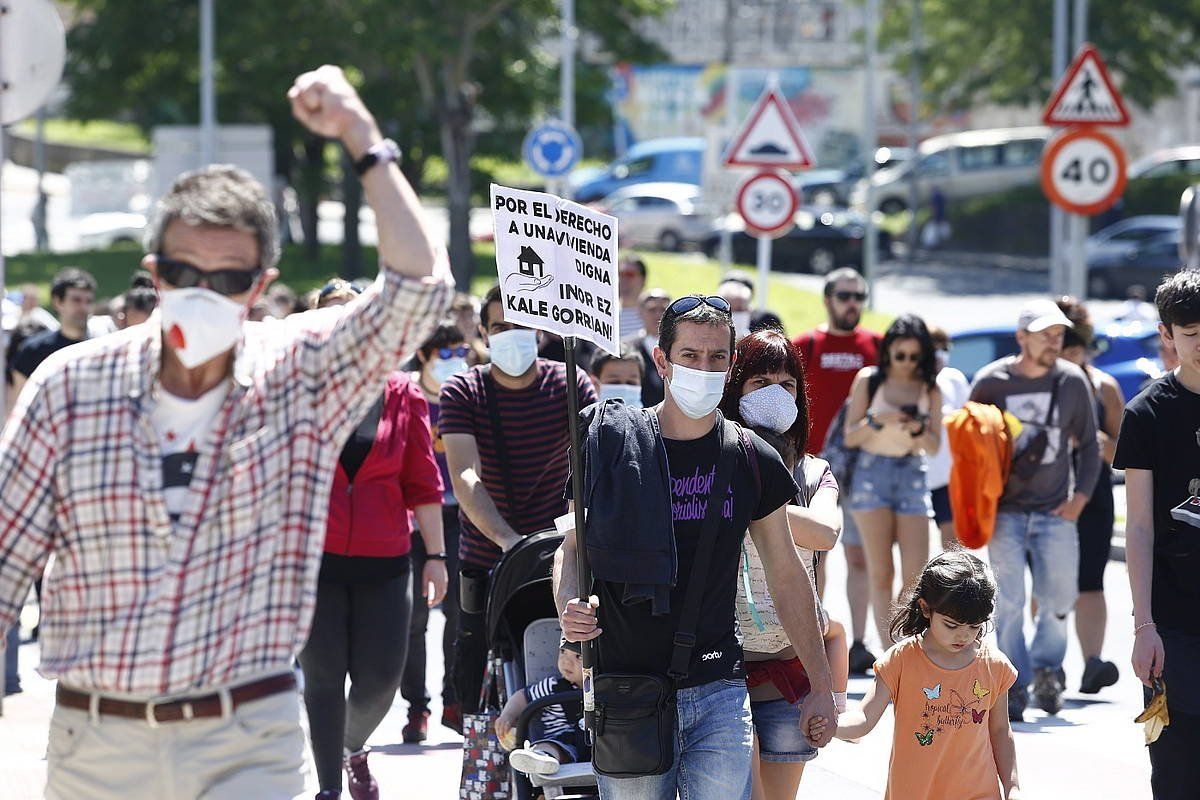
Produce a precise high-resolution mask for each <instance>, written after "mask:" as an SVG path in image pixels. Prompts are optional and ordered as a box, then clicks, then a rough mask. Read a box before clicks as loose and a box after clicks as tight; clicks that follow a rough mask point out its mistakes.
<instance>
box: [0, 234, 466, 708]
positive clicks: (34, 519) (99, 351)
mask: <svg viewBox="0 0 1200 800" xmlns="http://www.w3.org/2000/svg"><path fill="white" fill-rule="evenodd" d="M436 274H437V275H438V277H437V278H436V279H427V280H425V281H414V280H408V279H404V278H402V277H400V276H399V275H398V274H397V273H395V272H392V271H391V270H387V269H382V270H381V275H380V277H379V279H378V280H377V281H376V282H375V284H374V285H373V286H372V287H371V288H370V289H368V290H367V291H366V292H364V293H363V294H362V295H361V296H360V297H358V298H356V299H355V300H354V301H353V302H351V303H349V304H348V305H346V306H342V307H340V308H331V309H326V310H322V311H313V312H308V313H305V314H298V315H293V316H291V317H288V318H287V319H286V320H281V321H271V322H266V323H247V324H246V325H245V328H244V340H243V343H242V345H241V348H240V350H239V352H238V354H237V358H236V360H235V363H234V368H233V375H232V377H231V381H232V384H233V385H232V389H231V391H230V394H229V396H228V398H226V400H225V403H224V405H223V406H222V407H221V410H220V412H219V413H218V415H217V420H216V422H215V423H214V426H213V430H212V431H211V432H210V433H209V434H208V441H207V442H206V444H205V446H204V447H202V448H201V453H200V457H199V460H198V461H197V462H196V466H195V472H194V475H193V478H192V483H191V486H190V488H189V489H188V496H187V500H186V502H185V505H184V510H183V515H182V517H181V518H180V520H179V522H178V523H177V524H176V525H174V526H173V525H172V524H171V521H170V519H169V518H168V516H167V509H166V506H165V504H164V502H163V493H162V454H161V452H160V449H159V444H158V438H157V435H156V434H155V431H154V429H153V428H152V426H151V423H150V411H151V409H152V408H153V407H154V403H155V399H156V397H157V395H158V392H159V391H161V390H160V389H159V388H158V382H157V376H158V370H159V361H160V355H161V335H160V331H161V328H160V323H159V322H158V318H157V315H155V316H154V317H152V318H151V320H150V322H149V323H147V324H145V325H137V326H134V327H132V328H129V329H127V330H125V331H122V332H119V333H114V334H110V335H108V336H104V337H101V338H98V339H94V340H90V341H87V342H84V343H82V344H80V345H77V346H73V347H69V348H66V349H65V350H61V351H59V352H58V353H56V354H54V355H52V356H51V357H50V358H49V359H47V360H46V362H45V363H44V364H43V365H42V366H41V367H40V368H38V369H37V370H36V371H35V373H34V375H33V376H32V377H31V378H30V380H29V383H28V386H27V388H26V389H25V390H24V392H22V394H21V397H20V400H19V402H18V404H17V407H16V409H15V411H14V412H13V415H12V417H11V418H10V419H9V422H8V424H7V426H6V427H5V429H4V433H3V435H2V437H0V631H4V630H7V629H8V627H9V626H10V625H11V624H12V623H13V622H14V621H15V620H16V619H17V615H18V613H19V611H20V608H21V604H22V602H23V601H24V599H25V596H26V594H27V592H28V591H29V585H30V584H31V583H32V582H33V580H34V579H35V578H37V577H38V576H39V575H41V574H42V571H43V569H44V568H45V566H46V563H47V560H48V559H49V557H50V554H51V553H53V554H54V555H55V557H56V562H55V566H54V567H53V568H52V569H51V570H50V572H49V573H47V575H46V577H45V583H44V586H43V592H42V613H43V618H42V623H41V636H40V640H41V652H42V664H41V668H40V672H41V673H42V674H43V675H44V676H46V677H47V678H58V679H61V680H62V681H63V682H65V683H68V684H70V685H72V686H75V687H80V688H82V689H90V690H95V691H101V692H112V693H121V694H130V695H137V696H145V697H155V696H162V695H169V694H170V695H174V694H180V693H189V692H195V691H196V690H199V689H205V688H209V687H213V686H216V685H221V684H229V683H236V682H238V681H239V680H245V679H249V678H253V677H257V676H260V675H263V674H266V673H271V672H280V671H286V670H288V669H290V668H291V666H292V659H293V657H294V655H295V654H296V653H297V652H298V651H299V650H300V648H301V646H303V644H304V641H305V638H306V637H307V635H308V630H309V626H310V623H311V621H312V613H313V606H314V604H315V600H316V580H317V572H318V568H319V566H320V561H321V551H322V546H323V543H324V533H325V523H326V516H327V514H328V510H329V491H330V487H331V485H332V478H333V471H334V467H335V464H336V462H337V458H338V452H339V449H340V447H341V445H342V443H343V442H344V441H345V440H346V438H347V436H349V434H350V431H351V429H352V428H353V427H354V426H355V425H356V424H358V421H359V419H360V418H361V417H362V415H363V414H364V413H365V412H366V410H367V408H368V407H369V406H370V404H371V403H372V402H374V400H375V399H376V398H377V397H378V396H379V393H380V392H381V391H382V387H383V385H384V380H385V378H386V377H387V374H388V373H389V372H391V371H393V370H395V369H396V368H397V367H398V366H399V365H400V364H401V363H402V362H403V361H404V360H405V359H406V358H407V357H408V356H409V355H411V354H412V353H413V351H414V350H415V349H416V348H417V347H418V346H419V345H420V343H421V342H422V341H423V340H424V339H425V337H426V336H427V335H428V334H429V333H430V332H431V330H432V328H433V326H434V325H435V324H436V322H437V321H438V320H439V319H440V318H441V316H442V314H443V313H444V312H445V310H446V308H447V306H448V305H449V302H450V298H451V294H452V291H453V286H452V285H451V284H450V283H449V282H448V279H447V276H448V274H449V270H448V267H447V265H446V262H445V260H444V257H443V258H441V259H439V264H438V269H437V271H436Z"/></svg>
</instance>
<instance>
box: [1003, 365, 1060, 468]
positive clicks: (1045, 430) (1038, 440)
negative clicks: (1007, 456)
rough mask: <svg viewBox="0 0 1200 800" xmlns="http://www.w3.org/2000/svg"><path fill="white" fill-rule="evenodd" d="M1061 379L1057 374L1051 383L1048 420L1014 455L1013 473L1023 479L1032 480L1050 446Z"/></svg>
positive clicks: (1047, 410)
mask: <svg viewBox="0 0 1200 800" xmlns="http://www.w3.org/2000/svg"><path fill="white" fill-rule="evenodd" d="M1061 381H1062V375H1061V374H1059V375H1055V376H1054V380H1053V381H1052V382H1051V384H1050V405H1048V406H1047V407H1046V421H1045V422H1044V423H1043V424H1042V427H1041V428H1039V429H1038V431H1037V433H1035V434H1034V435H1033V436H1032V437H1030V439H1029V444H1027V445H1026V446H1025V449H1023V450H1022V451H1021V452H1020V453H1018V454H1017V455H1015V456H1014V457H1013V463H1012V474H1013V475H1015V476H1016V477H1017V478H1018V479H1019V480H1021V481H1029V480H1032V479H1033V476H1034V475H1036V474H1037V471H1038V468H1039V467H1041V466H1042V457H1043V456H1045V455H1046V448H1047V447H1049V446H1050V422H1051V421H1052V420H1053V419H1054V407H1055V406H1057V405H1058V384H1059V383H1060V382H1061Z"/></svg>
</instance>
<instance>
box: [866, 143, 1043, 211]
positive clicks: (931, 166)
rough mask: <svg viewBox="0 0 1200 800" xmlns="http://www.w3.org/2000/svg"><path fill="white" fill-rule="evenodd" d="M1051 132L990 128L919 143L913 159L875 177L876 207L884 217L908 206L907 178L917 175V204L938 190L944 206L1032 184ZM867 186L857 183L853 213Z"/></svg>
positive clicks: (883, 170) (884, 170) (924, 201)
mask: <svg viewBox="0 0 1200 800" xmlns="http://www.w3.org/2000/svg"><path fill="white" fill-rule="evenodd" d="M1048 138H1050V129H1049V128H1044V127H1030V128H993V129H989V130H977V131H964V132H962V133H951V134H947V135H944V136H933V137H930V138H929V139H926V140H925V141H923V142H921V146H920V147H919V148H917V158H916V159H915V160H908V161H904V162H902V163H900V164H899V165H898V166H895V167H891V168H888V169H882V170H880V171H878V172H876V173H875V178H874V181H873V183H874V186H875V207H876V208H878V209H879V210H880V211H882V212H884V213H885V214H895V213H899V212H901V211H904V210H905V209H907V208H908V205H909V176H910V175H911V174H912V171H913V170H916V171H917V178H918V183H917V190H918V196H919V199H920V202H921V205H925V204H927V203H928V202H929V198H930V194H931V193H932V191H933V188H934V187H935V186H936V187H938V188H939V189H940V190H941V191H942V193H943V194H944V195H945V197H946V199H947V200H948V201H954V200H959V199H962V198H966V197H974V196H976V195H981V194H991V193H994V192H1001V191H1004V190H1005V189H1011V188H1013V187H1014V186H1020V185H1021V184H1026V183H1034V182H1036V181H1037V179H1038V170H1039V166H1040V162H1041V157H1042V149H1043V148H1044V147H1045V145H1046V140H1047V139H1048ZM866 199H867V192H866V184H865V183H864V182H861V181H860V182H859V184H858V185H857V186H856V187H855V189H854V192H853V194H852V197H851V201H852V202H851V205H852V206H853V207H855V208H857V209H860V210H861V209H862V208H864V207H865V206H866Z"/></svg>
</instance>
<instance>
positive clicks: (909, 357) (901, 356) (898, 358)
mask: <svg viewBox="0 0 1200 800" xmlns="http://www.w3.org/2000/svg"><path fill="white" fill-rule="evenodd" d="M920 360H921V354H920V353H905V352H903V351H901V352H899V353H896V354H895V355H894V356H892V361H895V362H896V363H899V364H903V363H904V362H905V361H911V362H913V363H914V364H915V363H917V362H918V361H920Z"/></svg>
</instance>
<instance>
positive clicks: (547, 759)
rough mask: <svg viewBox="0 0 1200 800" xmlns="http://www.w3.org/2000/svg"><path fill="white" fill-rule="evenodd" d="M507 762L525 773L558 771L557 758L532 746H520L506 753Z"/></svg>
mask: <svg viewBox="0 0 1200 800" xmlns="http://www.w3.org/2000/svg"><path fill="white" fill-rule="evenodd" d="M508 763H509V764H512V768H513V769H515V770H516V771H517V772H523V773H525V774H526V775H553V774H554V773H556V772H558V767H559V764H558V759H557V758H555V757H554V756H552V755H549V754H547V753H543V752H542V751H541V750H534V749H533V748H532V747H522V748H519V749H517V750H513V751H512V752H511V753H509V754H508Z"/></svg>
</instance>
